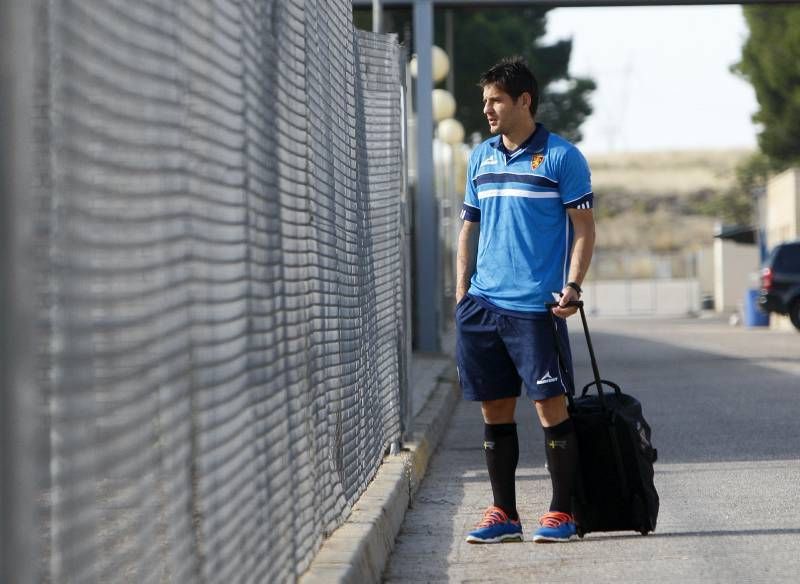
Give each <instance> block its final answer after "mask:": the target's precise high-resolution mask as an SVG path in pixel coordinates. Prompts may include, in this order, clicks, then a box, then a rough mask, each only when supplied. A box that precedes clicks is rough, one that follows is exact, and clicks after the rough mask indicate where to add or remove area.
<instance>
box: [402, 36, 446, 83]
mask: <svg viewBox="0 0 800 584" xmlns="http://www.w3.org/2000/svg"><path fill="white" fill-rule="evenodd" d="M431 61H432V63H433V67H432V69H433V70H432V71H431V73H432V77H433V82H434V83H439V82H440V81H442V80H444V78H445V77H447V73H448V72H449V71H450V58H449V57H448V56H447V53H446V52H445V51H444V49H442V48H440V47H437V46H436V45H434V46H432V47H431ZM408 70H409V71H410V72H411V76H412V77H416V76H417V56H416V55H414V56H413V57H411V61H410V62H409V64H408Z"/></svg>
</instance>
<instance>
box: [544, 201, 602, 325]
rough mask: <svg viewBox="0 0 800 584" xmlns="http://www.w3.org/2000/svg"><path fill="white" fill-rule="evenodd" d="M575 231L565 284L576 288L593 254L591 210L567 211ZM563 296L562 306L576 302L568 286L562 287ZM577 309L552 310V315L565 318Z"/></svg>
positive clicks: (575, 297) (574, 293)
mask: <svg viewBox="0 0 800 584" xmlns="http://www.w3.org/2000/svg"><path fill="white" fill-rule="evenodd" d="M567 215H569V218H570V220H571V221H572V227H573V229H575V240H574V242H573V244H572V253H571V254H570V260H569V277H568V278H567V282H575V283H576V284H578V286H581V285H583V279H584V278H585V277H586V272H587V271H588V270H589V264H590V263H591V261H592V253H593V252H594V215H593V213H592V210H591V209H567ZM561 293H562V294H563V296H562V297H561V301H560V302H559V304H561V306H564V305H565V304H567V303H568V302H570V301H572V300H578V298H579V296H578V293H577V292H576V291H575V290H574V289H573V288H571V287H570V286H564V289H563V290H562V291H561ZM577 311H578V309H577V308H575V307H571V308H554V309H553V314H555V315H556V316H560V317H561V318H566V317H568V316H571V315H573V314H575V313H576V312H577Z"/></svg>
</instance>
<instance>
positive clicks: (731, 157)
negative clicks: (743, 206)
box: [588, 150, 750, 253]
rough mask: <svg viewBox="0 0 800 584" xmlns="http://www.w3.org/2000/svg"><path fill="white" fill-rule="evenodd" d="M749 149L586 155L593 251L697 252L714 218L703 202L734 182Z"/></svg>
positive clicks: (709, 237) (707, 239)
mask: <svg viewBox="0 0 800 584" xmlns="http://www.w3.org/2000/svg"><path fill="white" fill-rule="evenodd" d="M748 154H750V151H748V150H710V151H707V150H699V151H676V152H644V153H622V154H607V155H602V156H590V157H588V158H589V165H590V166H591V168H592V185H593V188H594V191H595V193H596V203H595V207H596V215H597V222H598V238H597V246H598V250H607V251H611V250H618V251H620V252H625V251H628V252H633V251H634V250H638V251H642V250H650V251H652V252H654V253H664V252H680V251H689V250H696V249H699V248H700V247H703V246H705V245H708V244H710V243H711V242H712V238H713V234H714V225H715V223H716V222H717V220H718V218H717V217H714V216H712V215H708V214H704V213H703V212H702V211H701V210H700V209H701V208H702V203H703V202H705V201H707V200H709V199H710V198H713V197H715V196H718V195H719V194H721V193H724V192H725V191H727V190H729V189H731V188H732V187H733V186H734V185H735V168H736V165H737V164H739V163H740V162H741V161H742V160H743V159H744V158H746V157H747V156H748Z"/></svg>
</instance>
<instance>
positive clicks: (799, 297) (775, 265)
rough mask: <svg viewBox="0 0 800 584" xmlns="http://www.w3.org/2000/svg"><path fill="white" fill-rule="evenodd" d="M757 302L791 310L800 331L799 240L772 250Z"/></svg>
mask: <svg viewBox="0 0 800 584" xmlns="http://www.w3.org/2000/svg"><path fill="white" fill-rule="evenodd" d="M758 304H759V306H760V307H761V310H763V311H764V312H777V313H779V314H788V315H789V318H790V319H791V320H792V324H793V325H794V326H795V328H796V329H797V330H798V331H800V240H798V241H790V242H787V243H782V244H780V245H776V246H775V248H774V249H773V250H772V253H771V254H770V256H769V259H768V260H767V261H766V263H765V264H764V268H763V269H762V270H761V294H760V295H759V298H758Z"/></svg>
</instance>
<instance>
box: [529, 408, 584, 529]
mask: <svg viewBox="0 0 800 584" xmlns="http://www.w3.org/2000/svg"><path fill="white" fill-rule="evenodd" d="M535 403H536V412H537V413H538V414H539V421H540V422H541V423H542V429H543V430H544V441H545V453H546V455H547V467H548V469H549V470H550V480H551V482H552V485H553V496H552V499H551V500H550V512H549V513H547V514H545V515H544V516H543V517H542V519H541V520H540V523H541V524H542V527H541V528H540V529H539V530H537V532H536V534H535V535H534V538H533V539H534V541H542V542H548V541H567V540H569V539H571V538H572V537H573V536H574V534H575V528H574V523H575V522H574V519H573V517H572V495H573V492H574V489H575V479H576V477H577V472H578V440H577V437H576V435H575V428H574V426H573V424H572V420H571V419H570V418H569V414H568V413H567V405H566V400H565V398H564V396H563V395H558V396H555V397H551V398H548V399H544V400H538V401H536V402H535Z"/></svg>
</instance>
